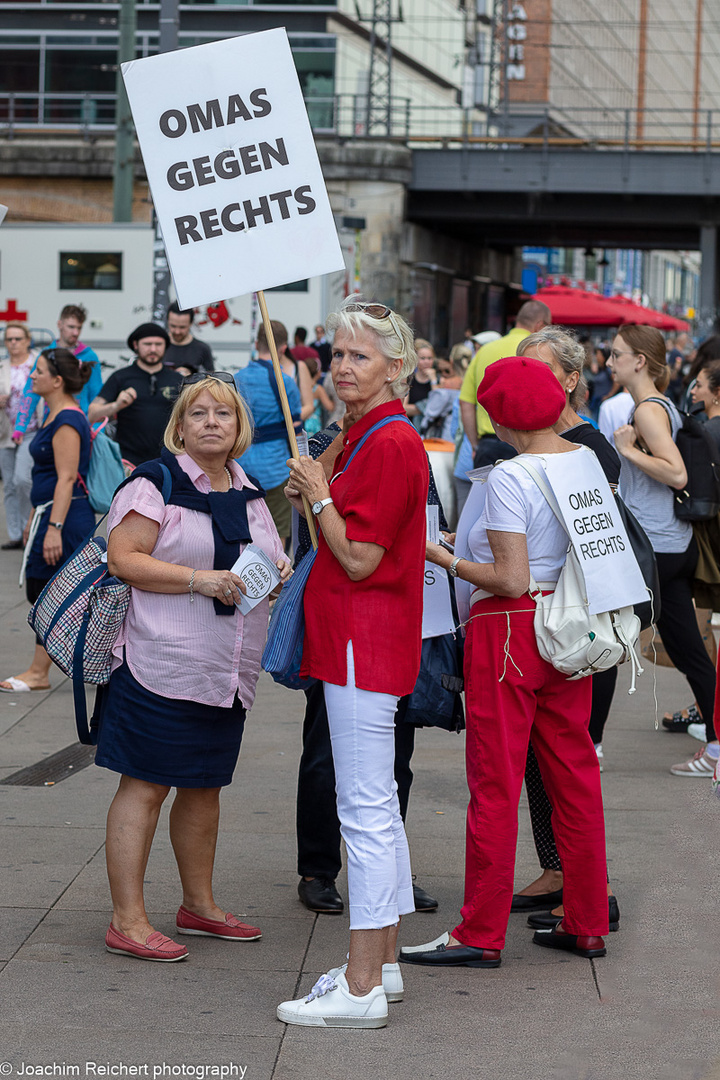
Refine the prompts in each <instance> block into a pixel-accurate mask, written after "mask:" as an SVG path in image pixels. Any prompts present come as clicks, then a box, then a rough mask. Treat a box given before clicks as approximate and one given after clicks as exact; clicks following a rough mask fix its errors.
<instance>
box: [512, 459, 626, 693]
mask: <svg viewBox="0 0 720 1080" xmlns="http://www.w3.org/2000/svg"><path fill="white" fill-rule="evenodd" d="M515 461H516V462H517V464H518V465H521V466H522V467H523V469H525V471H526V472H527V473H528V475H529V476H531V477H532V479H533V480H534V481H535V483H536V484H537V486H538V487H539V488H540V490H541V491H542V493H543V495H544V496H545V498H546V499H547V501H548V503H549V504H550V508H551V509H552V511H553V513H554V514H555V517H556V518H557V519H558V521H559V522H560V524H561V525H562V527H563V529H564V530H565V532H566V533H567V528H566V526H565V522H564V520H563V516H562V514H561V512H560V507H559V506H558V503H557V499H556V498H555V495H554V494H553V491H552V489H551V487H550V485H549V484H548V483H547V480H546V479H545V477H544V475H542V474H541V473H540V472H539V471H538V470H537V469H536V468H535V467H534V465H532V464H530V463H529V462H528V461H525V460H523V457H522V456H519V457H517V458H515ZM568 539H569V540H570V543H569V546H568V553H567V558H566V560H565V565H564V566H563V568H562V570H561V571H560V577H559V578H558V582H557V585H556V587H555V592H553V593H549V594H548V595H547V596H543V595H542V592H541V590H540V588H539V586H538V584H537V582H536V581H535V578H534V577H533V576H532V574H531V575H530V590H529V591H530V596H531V597H532V599H533V600H534V601H535V604H536V611H535V624H534V625H535V636H536V638H537V645H538V651H539V653H540V655H541V656H542V658H543V660H547V661H548V662H549V663H550V664H552V666H553V667H554V668H557V670H558V671H562V672H563V674H564V675H567V676H568V677H569V678H570V679H582V678H584V677H585V676H586V675H593V674H594V673H595V672H596V671H607V669H608V668H611V667H615V666H616V665H617V664H624V663H626V662H627V661H630V664H631V665H632V684H631V687H630V690H629V693H631V694H634V693H635V689H636V687H635V678H636V676H637V675H642V672H643V669H642V667H641V666H640V661H639V660H638V657H637V654H636V652H635V647H636V645H637V642H638V638H639V636H640V620H639V619H638V617H637V615H636V614H635V612H634V609H633V607H632V605H628V606H627V607H622V608H619V609H617V610H615V611H605V612H601V613H600V614H597V615H591V614H590V611H589V606H588V600H587V596H586V595H585V593H586V589H585V577H584V574H583V572H582V568H581V566H580V562H579V560H578V557H577V555H576V554H575V549H574V547H573V544H572V539H571V538H570V536H569V534H568Z"/></svg>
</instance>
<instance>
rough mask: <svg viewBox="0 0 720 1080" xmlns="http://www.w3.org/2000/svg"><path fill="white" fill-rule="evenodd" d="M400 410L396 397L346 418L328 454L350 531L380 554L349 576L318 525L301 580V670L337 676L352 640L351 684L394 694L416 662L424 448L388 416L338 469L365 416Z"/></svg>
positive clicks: (365, 426) (403, 688)
mask: <svg viewBox="0 0 720 1080" xmlns="http://www.w3.org/2000/svg"><path fill="white" fill-rule="evenodd" d="M403 414H404V409H403V406H402V402H401V401H399V400H395V401H391V402H387V403H386V404H384V405H378V406H377V408H375V409H372V410H371V412H369V413H368V414H367V415H366V416H364V417H363V418H362V420H358V422H357V423H356V424H354V425H353V426H352V427H351V428H350V431H349V433H348V435H346V437H345V441H344V449H343V451H342V453H341V454H340V455H339V457H338V458H337V460H336V462H335V468H334V472H335V476H334V477H333V480H332V482H331V485H330V491H331V493H332V497H333V501H334V503H335V507H336V509H337V510H338V512H339V513H340V514H342V516H343V517H344V518H345V525H346V532H347V538H348V540H358V541H365V542H366V543H373V544H380V545H381V547H384V548H385V554H384V555H383V557H382V559H381V560H380V564H379V566H378V567H377V569H376V570H375V571H374V572H373V573H372V574H370V576H369V577H366V578H365V579H364V580H363V581H351V580H350V578H349V577H348V575H347V574H346V572H345V570H343V568H342V566H341V565H340V563H339V562H338V560H337V559H336V558H335V556H334V555H333V553H332V551H331V550H330V548H329V547H328V545H327V543H326V542H325V538H324V537H323V536H322V533H321V534H320V536H319V544H318V553H317V556H316V558H315V565H314V566H313V568H312V570H311V572H310V577H309V578H308V582H307V585H306V587H305V642H304V646H303V662H302V671H301V674H302V675H304V676H310V675H312V676H314V677H315V678H316V679H322V680H323V681H324V682H330V683H335V684H336V685H338V686H345V685H346V684H347V643H348V641H352V643H353V653H354V657H355V681H356V685H357V686H358V687H359V688H360V689H361V690H374V691H376V692H377V693H381V694H393V695H395V696H397V697H402V696H403V695H404V694H409V693H411V692H412V690H413V688H414V686H415V683H416V681H417V677H418V672H419V670H420V649H421V644H422V642H421V631H422V606H423V577H424V570H425V539H426V530H427V526H426V515H425V506H426V504H427V495H428V462H427V455H426V453H425V448H424V447H423V444H422V440H421V439H420V436H419V435H418V434H417V432H416V431H415V430H414V428H412V427H411V426H410V425H409V424H404V423H397V422H396V423H392V424H386V425H385V427H382V428H380V430H379V431H375V432H373V434H372V435H371V436H370V438H369V439H368V440H367V442H366V443H365V444H364V445H363V446H362V448H361V449H360V450H359V451H358V453H357V455H356V456H355V457H354V458H353V460H352V462H351V463H350V465H349V467H348V469H347V472H343V473H342V475H337V474H338V473H340V471H341V470H342V469H343V466H344V463H345V462H346V461H347V460H348V458H349V456H350V454H351V453H352V451H353V449H354V447H355V445H356V444H357V442H358V441H359V439H361V438H362V436H363V435H364V434H365V432H366V431H368V430H369V429H370V428H371V427H372V426H373V424H376V423H377V422H378V420H382V419H383V418H384V417H386V416H394V415H399V416H401V415H403ZM319 521H320V525H321V526H322V515H321V516H320V518H319Z"/></svg>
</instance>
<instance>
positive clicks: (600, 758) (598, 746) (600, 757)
mask: <svg viewBox="0 0 720 1080" xmlns="http://www.w3.org/2000/svg"><path fill="white" fill-rule="evenodd" d="M595 753H596V754H597V759H598V765H599V766H600V772H602V771H603V752H602V743H601V742H599V743H595Z"/></svg>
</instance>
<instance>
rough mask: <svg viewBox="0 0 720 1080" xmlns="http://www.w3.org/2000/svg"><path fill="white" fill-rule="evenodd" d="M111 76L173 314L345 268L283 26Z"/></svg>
mask: <svg viewBox="0 0 720 1080" xmlns="http://www.w3.org/2000/svg"><path fill="white" fill-rule="evenodd" d="M122 72H123V78H124V80H125V88H126V90H127V95H128V99H129V101H130V107H131V109H132V113H133V119H134V121H135V127H136V129H137V135H138V140H139V142H140V149H141V150H142V155H143V160H144V162H145V169H146V172H147V176H148V180H149V182H150V189H151V191H152V197H153V202H154V204H155V210H156V212H157V215H158V218H159V220H160V227H161V229H162V234H163V240H164V242H165V249H166V251H167V256H168V262H169V264H170V269H171V272H172V276H173V281H174V283H175V289H176V292H177V296H178V303H179V305H180V307H181V308H191V307H198V306H199V305H201V304H209V303H213V302H215V301H217V300H221V299H224V298H226V297H228V296H241V295H243V294H245V293H249V292H254V291H257V290H260V289H270V288H272V287H273V286H275V285H284V284H287V283H288V282H290V281H298V280H300V279H302V278H308V277H315V276H316V275H319V274H328V273H330V272H331V271H334V270H342V269H344V266H345V263H344V261H343V257H342V252H341V250H340V244H339V241H338V237H337V232H336V229H335V222H334V220H333V215H332V210H331V208H330V202H329V199H328V196H327V191H326V190H325V182H324V180H323V175H322V171H321V169H320V162H319V160H318V156H317V150H316V149H315V142H314V139H313V134H312V130H311V128H310V121H309V120H308V115H307V110H306V108H305V102H304V101H303V96H302V91H301V89H300V83H299V81H298V77H297V72H296V70H295V64H294V62H293V58H292V53H291V51H290V45H289V44H288V38H287V33H286V32H285V29H284V28H278V29H275V30H265V31H263V32H262V33H259V34H246V35H244V36H243V37H236V38H228V39H226V40H224V41H215V42H211V43H210V44H208V45H197V46H195V47H193V48H190V49H181V50H179V51H177V52H171V53H161V54H159V55H158V56H148V57H146V58H144V59H142V60H131V61H129V62H128V63H125V64H123V65H122Z"/></svg>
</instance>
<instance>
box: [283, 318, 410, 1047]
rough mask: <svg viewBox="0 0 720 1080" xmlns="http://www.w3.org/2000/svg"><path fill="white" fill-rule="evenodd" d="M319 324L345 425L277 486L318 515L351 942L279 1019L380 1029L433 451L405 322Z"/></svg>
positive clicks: (406, 872)
mask: <svg viewBox="0 0 720 1080" xmlns="http://www.w3.org/2000/svg"><path fill="white" fill-rule="evenodd" d="M327 329H328V330H329V331H330V333H332V334H334V340H333V348H332V367H331V371H332V379H333V383H334V385H335V389H336V391H337V395H338V397H339V398H340V400H341V401H344V402H345V405H346V407H347V412H346V415H345V419H344V422H343V432H342V434H341V435H340V436H338V438H337V439H336V440H335V442H334V443H333V444H332V446H331V447H330V449H329V450H327V451H326V453H325V454H324V455H323V457H322V458H320V459H319V460H318V461H312V460H311V459H310V458H309V457H303V458H301V459H300V461H299V462H295V461H292V462H289V465H290V469H291V476H290V485H289V487H288V489H286V493H287V494H288V495H289V496H290V497H291V498H292V499H293V500H294V502H295V505H297V506H298V508H299V505H300V502H299V499H298V495H305V496H306V497H307V499H308V500H309V502H310V504H311V506H312V508H313V513H314V514H315V515H316V521H317V522H318V524H319V526H320V528H319V532H320V540H319V547H318V554H317V558H316V560H315V565H314V567H313V569H312V571H311V574H310V578H309V580H308V584H307V587H306V591H305V624H306V625H305V646H304V651H303V669H302V671H303V674H304V675H306V676H314V677H315V678H316V679H320V680H322V682H323V684H324V689H325V703H326V705H327V712H328V721H329V726H330V737H331V741H332V748H333V760H334V764H335V775H336V790H337V803H338V817H339V818H340V830H341V833H342V836H343V839H344V840H345V845H346V848H347V853H348V893H349V906H350V953H349V962H348V964H347V965H345V966H344V967H340V968H334V969H332V970H331V971H330V972H329V973H328V974H327V975H323V976H322V978H321V979H320V980H318V982H317V983H316V984H315V986H314V987H313V989H312V991H311V992H310V994H309V995H308V997H307V998H301V999H299V1000H298V1001H286V1002H283V1004H282V1005H280V1006H279V1008H278V1019H280V1020H283V1021H284V1022H285V1023H288V1024H300V1025H304V1026H313V1027H362V1028H371V1027H372V1028H375V1027H384V1026H385V1024H386V1023H387V1003H388V1000H394V1001H397V1000H399V999H400V997H401V996H402V989H403V988H402V978H401V976H400V970H399V966H398V965H397V963H396V958H395V944H396V940H397V931H398V926H399V920H400V916H401V915H405V914H407V913H409V912H411V911H414V910H415V905H414V902H413V890H412V877H411V873H410V856H409V852H408V846H407V840H406V837H405V830H404V828H403V823H402V819H401V817H400V809H399V805H398V799H397V785H396V783H395V780H394V776H393V764H394V754H395V750H394V716H395V709H396V706H397V702H398V698H399V697H401V696H402V695H404V694H408V693H410V692H411V691H412V689H413V687H414V686H415V682H416V680H417V676H418V671H419V668H420V647H421V626H422V590H423V571H424V563H425V535H426V520H425V505H426V501H427V493H428V464H427V456H426V454H425V451H424V449H423V445H422V442H421V440H420V437H419V436H418V434H417V433H416V432H415V430H414V429H413V427H412V425H411V424H410V423H409V422H408V421H407V420H406V419H405V418H404V409H403V398H404V396H405V394H406V393H407V381H408V377H409V376H410V375H411V374H412V372H413V371H414V369H415V366H416V356H415V350H414V347H413V338H412V332H411V330H410V328H409V326H408V325H407V324H406V323H405V321H404V320H403V319H402V318H401V317H400V316H399V315H396V314H395V313H394V312H392V311H391V310H390V309H389V308H386V307H383V305H381V304H365V303H362V302H359V301H358V300H357V299H356V298H354V299H353V300H352V301H349V302H348V303H347V304H346V305H345V306H344V307H343V308H342V309H341V310H340V311H339V312H337V313H336V314H334V315H331V316H330V318H329V319H328V321H327ZM382 421H384V424H383V426H382V427H378V428H377V429H375V430H373V428H374V427H375V425H376V424H378V422H382ZM368 433H369V434H368ZM366 435H367V436H368V438H367V440H366V441H365V442H364V443H363V444H362V446H360V443H361V441H362V439H363V437H364V436H366ZM357 447H359V449H358V451H357V456H356V457H355V458H353V460H352V461H350V460H349V459H350V456H351V454H352V453H353V451H354V450H355V449H356V448H357ZM391 641H398V642H402V647H401V648H397V649H393V648H390V647H389V643H390V642H391Z"/></svg>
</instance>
